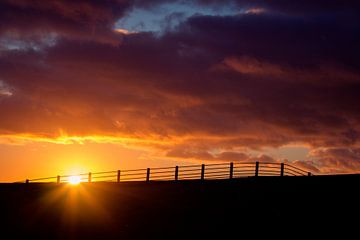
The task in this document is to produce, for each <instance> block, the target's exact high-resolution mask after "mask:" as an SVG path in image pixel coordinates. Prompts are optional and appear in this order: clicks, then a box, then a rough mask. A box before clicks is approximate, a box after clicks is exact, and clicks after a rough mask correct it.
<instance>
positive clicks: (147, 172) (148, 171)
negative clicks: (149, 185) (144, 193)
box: [146, 168, 150, 182]
mask: <svg viewBox="0 0 360 240" xmlns="http://www.w3.org/2000/svg"><path fill="white" fill-rule="evenodd" d="M146 181H147V182H149V181H150V168H148V169H147V170H146Z"/></svg>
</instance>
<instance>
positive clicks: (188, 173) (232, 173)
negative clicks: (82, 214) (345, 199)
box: [26, 162, 312, 183]
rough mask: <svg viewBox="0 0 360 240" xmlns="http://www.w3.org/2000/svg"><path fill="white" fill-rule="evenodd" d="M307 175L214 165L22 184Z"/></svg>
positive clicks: (291, 169)
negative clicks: (75, 180) (74, 180)
mask: <svg viewBox="0 0 360 240" xmlns="http://www.w3.org/2000/svg"><path fill="white" fill-rule="evenodd" d="M311 175H312V174H311V173H310V172H307V171H305V170H302V169H300V168H297V167H295V166H292V165H289V164H286V163H267V162H261V163H260V162H251V163H250V162H249V163H233V162H231V163H216V164H207V165H205V164H201V165H186V166H175V167H162V168H143V169H132V170H117V171H110V172H94V173H91V172H90V173H84V174H78V175H75V176H74V175H63V176H55V177H47V178H37V179H26V183H30V182H31V183H35V182H57V183H66V182H71V180H72V178H74V177H76V178H77V181H79V182H128V181H146V182H149V181H171V180H173V181H180V180H196V179H200V180H205V179H209V180H210V179H233V178H241V177H250V176H255V177H258V176H311Z"/></svg>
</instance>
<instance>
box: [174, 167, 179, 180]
mask: <svg viewBox="0 0 360 240" xmlns="http://www.w3.org/2000/svg"><path fill="white" fill-rule="evenodd" d="M178 178H179V166H176V167H175V181H177V180H178Z"/></svg>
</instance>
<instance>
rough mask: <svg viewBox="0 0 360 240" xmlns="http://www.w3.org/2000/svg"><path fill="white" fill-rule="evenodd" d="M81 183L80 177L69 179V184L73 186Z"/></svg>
mask: <svg viewBox="0 0 360 240" xmlns="http://www.w3.org/2000/svg"><path fill="white" fill-rule="evenodd" d="M80 182H81V177H80V176H76V175H75V176H70V177H69V183H70V184H71V185H77V184H79V183H80Z"/></svg>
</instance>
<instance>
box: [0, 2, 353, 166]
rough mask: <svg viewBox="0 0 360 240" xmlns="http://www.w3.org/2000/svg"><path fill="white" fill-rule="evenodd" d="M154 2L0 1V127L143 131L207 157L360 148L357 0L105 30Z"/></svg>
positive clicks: (172, 150)
mask: <svg viewBox="0 0 360 240" xmlns="http://www.w3.org/2000/svg"><path fill="white" fill-rule="evenodd" d="M161 2H164V1H155V2H151V4H150V2H149V1H146V2H145V1H115V0H114V1H110V0H109V1H46V2H44V1H30V2H29V1H21V0H17V1H15V0H14V1H4V2H2V3H1V7H0V9H1V10H0V21H1V25H0V81H1V84H2V85H1V89H0V91H2V93H3V94H1V95H0V109H1V115H2V117H1V118H0V131H1V134H34V135H41V136H47V137H55V136H56V135H57V134H58V133H59V131H60V130H61V131H64V132H66V133H68V134H69V135H80V136H88V135H105V136H127V137H134V138H136V137H139V138H144V139H151V140H156V141H158V142H163V143H167V144H161V143H158V145H155V146H156V147H158V148H160V149H162V150H164V152H167V155H168V156H171V157H183V158H186V157H190V158H207V159H210V160H211V159H214V160H234V159H246V160H248V159H251V158H252V156H250V155H247V154H246V153H242V152H236V151H234V150H233V149H234V148H237V147H241V148H252V149H261V148H262V147H267V146H269V147H281V146H284V145H286V144H290V143H298V144H306V145H308V146H312V147H314V148H319V149H320V148H322V147H325V148H338V149H343V148H346V149H352V148H354V149H356V148H357V147H358V145H359V132H360V122H359V121H360V120H359V119H360V105H358V104H357V103H358V102H359V100H360V99H359V94H358V93H359V92H360V72H359V69H360V68H359V67H360V66H359V63H360V61H359V57H358V56H360V46H359V42H360V39H359V38H360V25H359V21H355V20H356V19H357V18H358V17H357V15H356V14H353V13H357V12H358V9H359V8H358V3H357V2H351V1H348V2H347V4H344V3H342V1H341V2H340V1H327V3H328V4H325V2H323V1H318V2H316V3H313V4H311V3H310V1H299V2H294V1H237V3H238V4H239V6H240V5H243V6H245V8H246V7H248V8H251V7H263V8H265V9H269V10H271V11H265V12H248V13H239V14H238V15H234V16H222V17H221V16H202V15H195V16H192V17H190V18H188V19H186V20H185V21H183V22H182V23H180V24H179V25H178V26H176V27H174V28H172V29H171V30H169V31H165V32H164V33H163V35H160V36H159V35H157V34H154V33H149V32H148V33H141V32H140V33H131V34H124V33H117V32H116V31H114V30H113V28H114V24H115V22H116V21H117V20H118V19H119V18H121V17H123V16H124V14H126V12H127V11H130V10H131V9H132V8H136V7H151V6H153V4H159V3H161ZM221 2H223V1H221ZM233 2H234V1H233ZM289 2H292V3H293V5H291V4H290V3H289ZM341 3H342V4H341ZM197 4H221V3H220V1H198V2H197ZM222 4H224V3H222ZM324 4H325V5H326V7H322V6H325V5H324ZM336 5H338V6H339V7H338V8H336V7H335V6H336ZM280 12H281V13H280ZM302 12H303V13H304V14H299V13H302ZM324 12H326V14H324ZM339 12H340V13H341V14H340V13H339ZM285 13H286V14H285ZM310 13H311V14H310ZM345 13H348V14H345ZM344 16H347V17H344ZM5 86H6V88H5ZM10 91H11V95H10V94H9V92H10ZM4 92H7V94H6V96H5V94H4ZM179 142H180V144H181V146H182V147H181V148H180V147H179ZM199 143H201V144H199ZM186 146H187V147H186ZM214 149H216V150H217V151H216V152H217V153H216V154H214V153H213V152H214V151H212V150H214ZM314 156H315V155H314ZM336 157H338V158H340V155H336ZM319 159H321V161H322V160H324V161H327V162H329V161H330V160H326V159H329V158H319ZM331 159H335V155H334V154H332V158H331ZM274 161H275V160H274ZM319 161H320V160H319ZM331 161H333V160H331ZM349 161H350V160H349ZM299 164H303V165H304V166H307V165H308V166H310V165H311V164H310V163H309V162H301V163H299ZM306 164H307V165H306ZM311 166H313V167H315V165H314V164H312V165H311ZM351 166H353V168H354V170H355V169H358V165H356V164H353V165H351ZM329 169H330V168H329ZM331 169H333V168H331Z"/></svg>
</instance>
